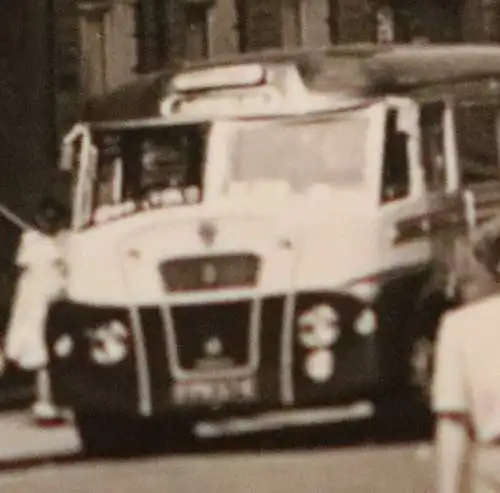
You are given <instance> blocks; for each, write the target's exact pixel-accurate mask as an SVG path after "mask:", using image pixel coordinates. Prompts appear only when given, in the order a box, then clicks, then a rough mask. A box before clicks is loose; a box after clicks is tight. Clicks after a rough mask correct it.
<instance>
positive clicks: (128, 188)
mask: <svg viewBox="0 0 500 493" xmlns="http://www.w3.org/2000/svg"><path fill="white" fill-rule="evenodd" d="M207 130H208V129H207V126H206V125H200V124H197V125H178V126H162V127H141V128H132V129H118V130H97V131H95V132H94V134H93V135H92V144H93V146H94V147H95V149H96V151H97V155H96V158H97V159H96V164H95V166H96V167H95V170H94V172H93V187H92V192H91V196H92V212H93V213H94V214H95V213H96V211H99V210H102V209H103V208H109V207H108V206H111V207H113V206H116V205H119V204H124V203H127V204H129V205H132V206H133V208H134V210H141V209H144V208H146V209H151V208H154V207H161V206H164V205H183V204H187V203H198V202H200V201H201V200H202V189H203V187H202V176H203V163H204V160H205V147H206V138H207Z"/></svg>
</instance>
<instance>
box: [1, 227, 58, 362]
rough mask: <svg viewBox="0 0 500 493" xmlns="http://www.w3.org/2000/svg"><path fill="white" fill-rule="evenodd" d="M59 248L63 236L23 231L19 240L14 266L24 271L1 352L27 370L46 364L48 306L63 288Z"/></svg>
mask: <svg viewBox="0 0 500 493" xmlns="http://www.w3.org/2000/svg"><path fill="white" fill-rule="evenodd" d="M63 246H64V237H63V236H61V237H57V238H52V237H49V236H45V235H43V234H41V233H39V232H37V231H27V232H25V233H24V234H23V236H22V239H21V244H20V246H19V250H18V255H17V264H18V265H19V266H20V267H22V268H23V269H24V270H23V272H22V273H21V276H20V278H19V280H18V283H17V287H16V293H15V297H14V300H13V303H12V312H11V317H10V320H9V324H8V328H7V334H6V341H5V353H6V356H7V357H8V358H9V359H11V360H12V361H15V362H17V364H19V365H20V366H21V367H22V368H24V369H27V370H33V369H37V368H41V367H43V366H45V365H46V364H47V350H46V347H45V342H44V340H45V321H46V316H47V312H48V308H49V305H50V303H51V302H52V301H53V299H54V298H55V297H57V296H58V295H59V293H61V290H62V289H63V288H64V278H63V275H62V272H61V267H60V264H59V261H60V259H61V256H62V254H63V253H62V251H61V248H62V247H63Z"/></svg>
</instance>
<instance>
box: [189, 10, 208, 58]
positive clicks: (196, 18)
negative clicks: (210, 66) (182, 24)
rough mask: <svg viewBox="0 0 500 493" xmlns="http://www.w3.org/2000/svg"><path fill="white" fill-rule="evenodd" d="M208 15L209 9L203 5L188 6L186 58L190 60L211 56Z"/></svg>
mask: <svg viewBox="0 0 500 493" xmlns="http://www.w3.org/2000/svg"><path fill="white" fill-rule="evenodd" d="M208 15H209V9H208V7H207V5H205V4H203V3H202V4H197V3H189V4H187V5H186V10H185V19H186V58H187V59H188V60H196V59H200V58H207V57H208V56H209V39H208Z"/></svg>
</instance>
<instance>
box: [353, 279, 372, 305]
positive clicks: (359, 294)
mask: <svg viewBox="0 0 500 493" xmlns="http://www.w3.org/2000/svg"><path fill="white" fill-rule="evenodd" d="M345 292H346V293H348V294H350V295H352V296H355V297H356V298H358V299H360V300H361V301H364V302H365V303H371V302H373V301H374V300H375V298H376V297H377V296H378V294H379V292H380V284H379V282H378V281H376V280H374V279H362V280H360V281H356V282H355V283H353V284H350V285H349V286H347V288H346V289H345Z"/></svg>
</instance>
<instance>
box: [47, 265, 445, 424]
mask: <svg viewBox="0 0 500 493" xmlns="http://www.w3.org/2000/svg"><path fill="white" fill-rule="evenodd" d="M427 281H428V272H427V271H425V270H415V271H414V272H410V273H405V275H404V276H402V275H399V276H395V275H387V279H386V280H385V281H384V284H383V286H382V289H381V290H380V294H379V295H378V296H377V298H376V299H374V300H373V301H372V303H371V308H372V309H373V310H374V312H375V313H376V314H377V318H378V327H377V330H376V331H374V332H373V333H371V334H359V333H357V332H356V331H355V330H354V328H353V325H354V321H355V320H356V317H357V316H358V315H359V313H360V311H361V310H363V309H365V308H366V304H365V303H364V302H362V301H361V300H359V299H356V298H354V297H352V296H350V295H346V294H342V293H338V292H334V291H332V292H315V293H298V294H297V296H296V300H295V306H294V316H293V321H294V322H293V326H292V331H291V339H289V340H291V341H292V342H291V344H288V345H287V344H286V343H285V342H284V341H286V340H287V339H286V334H285V333H284V331H285V330H286V326H285V324H284V320H285V317H284V315H285V307H286V302H287V300H286V298H285V297H283V296H280V297H266V298H264V299H263V300H262V306H261V315H260V327H259V331H258V334H257V335H256V333H252V331H251V328H250V316H249V315H250V307H251V301H250V300H247V301H242V302H235V303H229V302H228V303H222V304H217V305H215V304H212V305H193V306H184V307H174V308H172V309H171V318H170V321H171V325H170V329H167V326H166V324H165V317H163V316H162V312H161V307H138V308H137V312H136V313H137V314H138V317H137V318H134V317H133V316H132V312H131V311H130V310H129V309H126V308H116V307H105V306H89V305H82V304H75V303H70V302H60V303H57V304H55V305H54V306H53V307H52V310H51V314H50V317H49V322H48V330H47V343H48V347H49V352H50V356H51V367H50V368H51V376H52V382H53V390H54V396H55V399H56V402H57V403H58V404H60V405H62V406H68V407H71V408H73V409H75V410H78V411H82V412H90V413H92V412H109V413H121V414H127V415H139V414H140V413H141V409H142V410H143V414H150V415H152V416H165V415H167V414H172V413H177V414H180V415H187V414H189V415H191V416H205V417H207V416H218V415H221V414H224V415H227V414H229V415H231V414H247V413H256V412H260V411H265V410H276V409H290V408H311V407H319V406H336V405H340V404H343V403H346V402H352V401H356V400H358V399H373V400H376V399H380V398H384V396H388V395H391V393H397V392H400V391H401V390H403V389H405V388H406V387H408V386H411V382H410V380H411V372H412V370H411V367H410V365H409V361H408V360H409V358H410V357H411V348H412V344H413V340H414V339H415V338H416V337H419V336H420V335H421V334H424V333H426V332H429V334H431V333H433V332H434V330H435V328H436V325H437V320H438V318H439V314H440V313H441V309H442V307H441V304H440V300H439V296H438V297H436V298H435V300H438V301H437V302H436V301H435V300H434V301H432V300H431V297H429V298H428V299H429V300H431V301H432V303H433V305H432V306H430V305H426V303H427V299H425V300H424V299H423V298H422V297H421V294H422V290H423V287H424V286H425V285H426V282H427ZM322 303H327V304H329V305H330V306H332V307H334V308H335V310H336V312H337V313H338V314H339V317H340V324H341V327H342V330H341V333H340V337H339V338H338V340H337V341H336V342H335V343H334V344H333V345H332V346H331V347H330V348H328V351H331V352H332V354H333V356H334V371H333V372H332V374H331V376H330V377H328V378H327V379H325V380H324V381H315V380H314V379H312V378H310V376H308V374H307V371H305V369H304V368H305V362H306V358H308V357H309V356H310V350H309V349H306V348H304V347H302V346H301V344H300V342H299V340H298V337H297V330H298V329H297V319H298V317H299V316H300V314H302V313H304V312H305V311H307V310H308V309H310V308H311V307H313V306H315V305H318V304H322ZM110 320H119V321H120V322H121V323H122V324H123V326H125V327H126V328H127V330H128V331H129V333H128V335H127V338H126V345H127V348H128V352H127V355H126V356H125V357H124V358H123V359H121V360H120V361H118V362H116V363H113V364H102V363H98V362H95V361H93V360H92V357H91V351H92V347H94V348H95V341H94V343H92V332H93V331H95V330H97V328H98V327H99V326H100V325H101V324H103V323H106V322H109V321H110ZM134 320H135V324H136V325H135V327H136V330H137V332H136V336H137V334H139V336H140V337H139V339H137V337H135V338H134V337H133V335H132V330H131V328H132V326H133V323H134ZM169 330H170V332H169ZM63 335H64V336H69V337H70V338H71V341H72V350H71V351H70V352H68V354H65V355H64V356H61V353H60V352H56V350H55V347H56V346H57V344H56V343H57V341H59V340H60V338H61V336H63ZM255 337H256V339H255ZM138 340H139V342H138ZM140 340H142V344H143V346H142V348H140V347H139V346H138V344H141V343H140ZM214 340H216V341H218V343H217V342H215V343H214ZM209 341H212V346H211V347H207V344H208V343H209ZM92 344H94V346H92ZM252 344H255V347H256V348H257V366H256V368H255V369H254V371H250V370H248V371H247V372H246V373H244V374H243V375H240V376H234V377H233V376H230V374H231V372H232V370H233V369H234V368H235V367H240V368H244V367H246V366H248V364H249V362H250V357H251V347H252ZM141 349H142V351H141ZM287 351H288V354H287ZM207 353H209V354H208V356H207ZM290 356H291V366H288V365H283V358H285V359H286V358H287V357H290ZM172 358H174V359H176V360H178V367H177V368H176V367H175V365H173V362H172ZM140 368H142V371H143V373H142V376H141V375H140ZM178 370H180V371H181V372H184V373H185V374H186V375H188V376H187V377H186V378H185V379H184V380H183V381H182V382H181V381H180V380H179V375H178V374H177V373H178ZM284 371H285V372H289V373H287V375H284V374H283V372H284ZM193 372H197V375H201V377H199V376H194V374H193ZM190 374H192V376H189V375H190ZM216 375H218V376H216ZM141 378H142V384H140V381H139V380H140V379H141ZM180 386H183V387H180ZM193 389H194V390H193ZM145 401H147V402H146V403H145ZM144 405H145V406H146V407H144ZM144 409H146V412H144Z"/></svg>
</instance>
